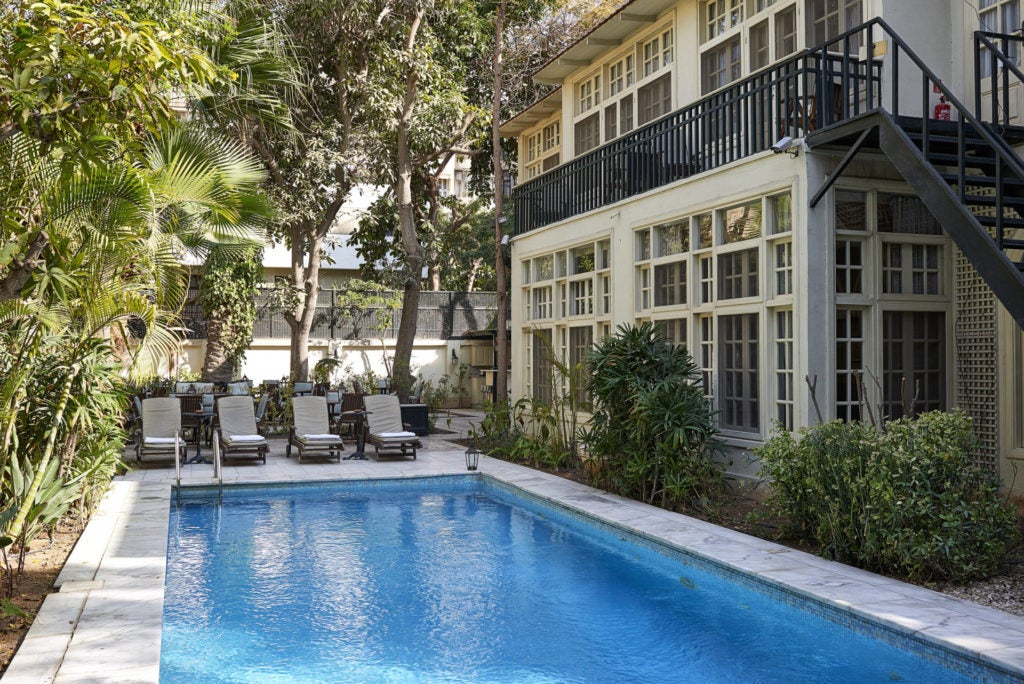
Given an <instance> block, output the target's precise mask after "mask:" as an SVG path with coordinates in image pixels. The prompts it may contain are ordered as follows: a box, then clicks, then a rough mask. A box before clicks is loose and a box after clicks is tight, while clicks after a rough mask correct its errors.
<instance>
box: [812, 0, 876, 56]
mask: <svg viewBox="0 0 1024 684" xmlns="http://www.w3.org/2000/svg"><path fill="white" fill-rule="evenodd" d="M863 22H864V10H863V9H862V7H861V0H810V1H809V2H808V3H807V43H808V46H809V47H815V46H818V45H821V44H822V43H825V42H827V41H829V40H831V39H832V38H835V37H837V36H839V35H841V34H843V33H845V32H847V31H849V30H850V29H852V28H855V27H857V26H859V25H860V24H862V23H863ZM860 40H861V37H860V35H859V34H858V35H856V36H854V38H853V39H851V40H850V47H851V49H853V50H857V49H858V48H859V47H860ZM833 47H834V48H838V47H839V46H833Z"/></svg>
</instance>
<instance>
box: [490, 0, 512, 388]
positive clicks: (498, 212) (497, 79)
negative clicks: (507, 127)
mask: <svg viewBox="0 0 1024 684" xmlns="http://www.w3.org/2000/svg"><path fill="white" fill-rule="evenodd" d="M506 2H507V0H501V2H500V3H498V13H497V16H496V17H495V19H494V64H493V68H494V91H493V93H492V95H491V98H492V99H491V117H492V118H491V155H492V160H491V161H492V163H493V165H494V278H495V280H496V284H497V290H498V296H497V300H498V301H497V306H498V311H497V315H496V316H495V332H494V344H495V347H496V351H497V357H498V371H497V373H495V375H494V401H495V403H504V402H505V401H506V400H507V399H508V356H509V355H508V351H509V350H508V332H507V328H508V320H507V319H508V314H507V311H508V286H507V285H506V284H505V277H506V276H505V245H503V244H502V238H503V237H504V231H503V230H502V210H503V206H502V205H503V204H504V197H503V196H502V192H503V186H504V169H503V167H502V163H501V92H502V88H501V71H502V55H501V53H502V51H503V50H504V45H505V7H506Z"/></svg>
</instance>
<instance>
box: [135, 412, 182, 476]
mask: <svg viewBox="0 0 1024 684" xmlns="http://www.w3.org/2000/svg"><path fill="white" fill-rule="evenodd" d="M184 447H185V440H184V439H182V434H181V402H179V401H178V400H177V399H175V398H172V397H159V398H152V399H143V400H142V427H141V432H140V434H139V441H138V443H137V444H136V445H135V459H136V460H137V461H138V462H139V463H141V462H142V457H143V456H154V455H160V456H170V457H171V458H176V459H178V460H179V461H184V453H185V452H184Z"/></svg>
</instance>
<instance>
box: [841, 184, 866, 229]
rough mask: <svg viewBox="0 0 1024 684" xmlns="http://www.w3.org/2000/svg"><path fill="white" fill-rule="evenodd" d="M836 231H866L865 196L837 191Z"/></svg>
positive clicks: (861, 193)
mask: <svg viewBox="0 0 1024 684" xmlns="http://www.w3.org/2000/svg"><path fill="white" fill-rule="evenodd" d="M835 202H836V230H859V231H864V230H867V229H868V223H867V221H868V208H867V196H866V195H865V194H864V193H863V192H849V191H843V190H837V191H836V194H835Z"/></svg>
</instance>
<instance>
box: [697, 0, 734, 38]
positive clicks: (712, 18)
mask: <svg viewBox="0 0 1024 684" xmlns="http://www.w3.org/2000/svg"><path fill="white" fill-rule="evenodd" d="M701 15H702V16H703V17H704V40H705V41H708V40H711V39H713V38H715V37H716V36H720V35H722V34H723V33H725V32H726V31H729V30H730V29H732V28H735V27H736V26H739V25H740V22H742V21H743V0H704V2H702V3H701Z"/></svg>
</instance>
